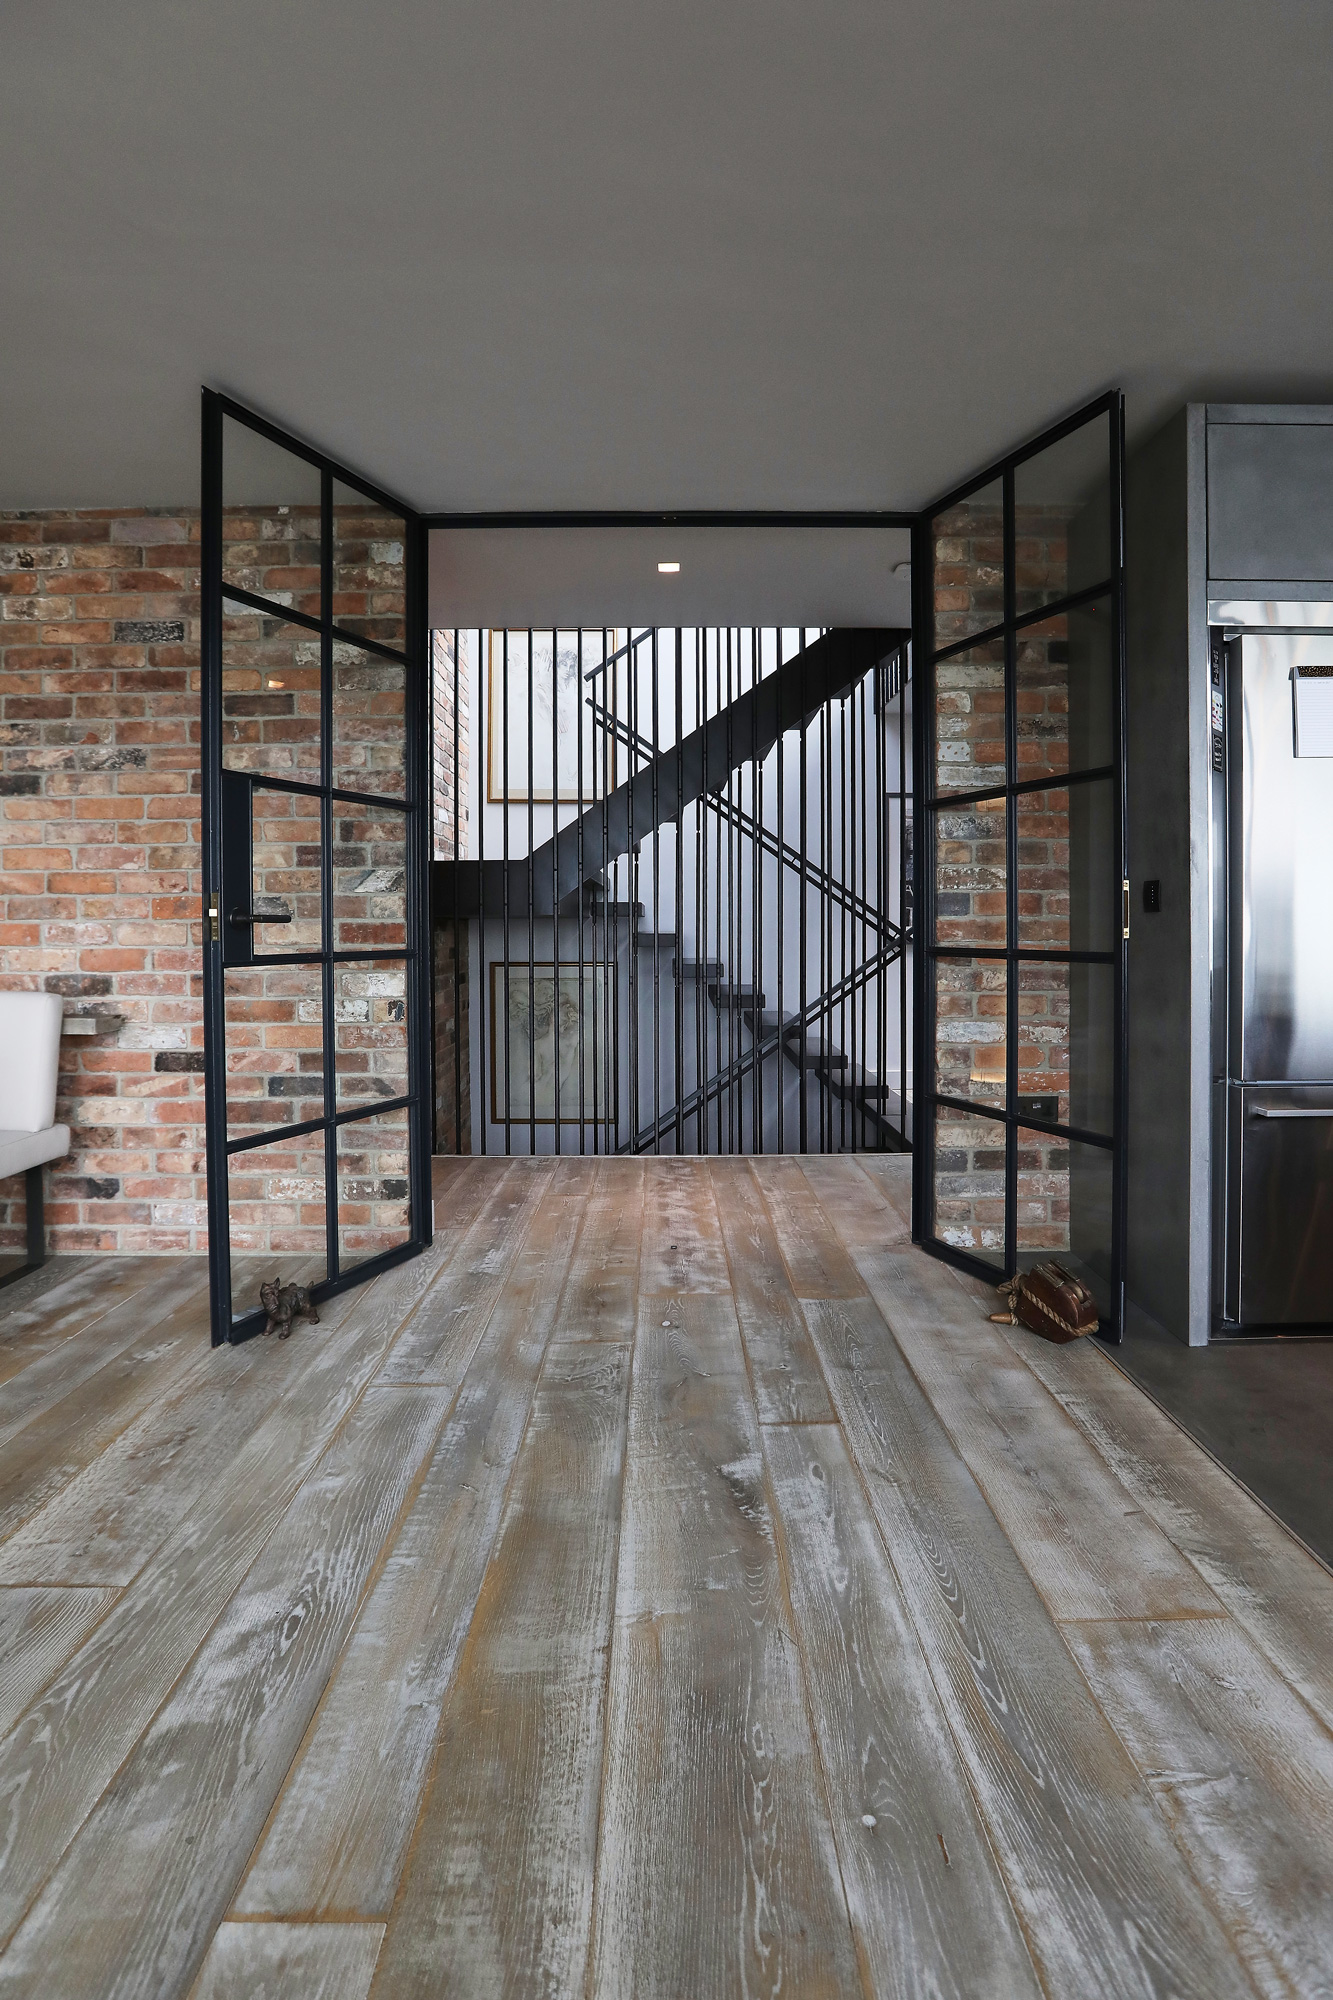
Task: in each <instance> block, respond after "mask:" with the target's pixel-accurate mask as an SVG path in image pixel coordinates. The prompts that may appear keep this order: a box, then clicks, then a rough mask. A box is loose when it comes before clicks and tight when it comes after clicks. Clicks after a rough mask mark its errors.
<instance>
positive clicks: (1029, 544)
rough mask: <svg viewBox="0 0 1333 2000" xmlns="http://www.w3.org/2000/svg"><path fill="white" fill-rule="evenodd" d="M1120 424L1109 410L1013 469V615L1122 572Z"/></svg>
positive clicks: (1023, 460) (1027, 457) (1104, 581)
mask: <svg viewBox="0 0 1333 2000" xmlns="http://www.w3.org/2000/svg"><path fill="white" fill-rule="evenodd" d="M1113 418H1114V412H1113V411H1111V410H1105V411H1103V412H1102V414H1101V415H1100V416H1096V417H1093V418H1092V419H1090V420H1089V421H1088V422H1087V423H1083V424H1079V425H1078V426H1077V427H1076V428H1075V429H1074V430H1071V431H1069V432H1067V433H1066V434H1065V435H1064V436H1063V437H1060V438H1057V439H1056V441H1055V442H1054V443H1053V444H1049V445H1046V446H1045V447H1044V448H1041V449H1038V450H1036V451H1033V452H1029V453H1027V454H1026V455H1025V456H1024V457H1023V458H1021V459H1020V460H1019V461H1018V463H1017V464H1016V465H1015V467H1014V503H1013V504H1014V610H1015V612H1016V614H1017V615H1018V616H1019V617H1020V618H1021V617H1022V616H1023V614H1024V613H1025V612H1029V611H1034V610H1036V609H1037V608H1038V607H1039V606H1041V605H1043V604H1053V603H1055V602H1057V601H1058V600H1059V599H1060V598H1062V597H1071V596H1073V595H1074V594H1075V593H1076V592H1078V591H1081V590H1090V589H1093V588H1094V587H1095V586H1097V585H1099V584H1109V583H1110V582H1111V580H1112V578H1113V576H1114V574H1115V569H1116V560H1115V557H1116V552H1117V549H1118V546H1119V535H1118V533H1116V534H1113V533H1112V501H1111V494H1112V486H1113V483H1114V473H1115V467H1114V465H1113V456H1114V445H1115V430H1114V423H1113Z"/></svg>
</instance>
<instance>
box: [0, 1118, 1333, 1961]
mask: <svg viewBox="0 0 1333 2000" xmlns="http://www.w3.org/2000/svg"><path fill="white" fill-rule="evenodd" d="M434 1180H435V1191H436V1203H437V1207H436V1224H437V1233H436V1239H435V1242H434V1245H433V1246H432V1248H431V1249H430V1250H429V1251H428V1252H427V1253H426V1254H425V1255H424V1256H422V1257H421V1258H418V1259H414V1260H412V1261H411V1262H409V1263H407V1264H404V1265H401V1266H399V1267H397V1268H396V1269H394V1270H393V1271H390V1272H387V1273H385V1274H383V1275H382V1276H381V1277H380V1278H378V1279H376V1280H374V1281H373V1282H372V1283H371V1284H369V1285H367V1286H365V1287H364V1288H363V1289H359V1290H354V1291H351V1292H348V1293H345V1294H342V1295H340V1296H339V1298H337V1299H335V1300H334V1301H331V1302H330V1305H329V1307H328V1308H327V1310H326V1312H325V1316H324V1322H323V1324H322V1326H320V1327H318V1328H313V1329H312V1328H308V1327H304V1326H303V1327H301V1328H300V1329H298V1331H297V1333H296V1334H295V1335H294V1336H293V1338H292V1340H291V1341H290V1342H287V1343H284V1344H282V1345H279V1344H277V1343H269V1342H252V1343H250V1344H249V1345H248V1346H246V1347H244V1348H241V1349H225V1348H224V1349H220V1350H217V1351H213V1352H210V1350H209V1349H208V1347H207V1344H206V1343H207V1328H206V1323H205V1321H206V1305H205V1300H204V1296H203V1278H204V1269H203V1264H202V1262H201V1261H200V1260H189V1261H187V1260H179V1261H172V1262H168V1261H167V1260H152V1261H151V1262H150V1263H148V1264H146V1265H145V1266H144V1267H143V1268H138V1267H137V1266H136V1265H133V1264H131V1263H130V1262H129V1260H124V1261H122V1262H120V1263H118V1264H108V1263H107V1262H106V1261H104V1260H97V1259H89V1260H87V1261H86V1262H82V1263H80V1262H74V1261H71V1262H70V1263H69V1264H68V1265H67V1266H66V1268H65V1269H64V1270H62V1271H60V1272H58V1273H56V1272H54V1271H53V1268H52V1267H48V1269H47V1270H46V1271H44V1272H40V1273H37V1274H34V1277H33V1278H32V1279H25V1280H24V1281H23V1282H22V1283H21V1284H20V1285H18V1286H16V1287H15V1288H14V1289H13V1291H12V1292H11V1293H9V1294H7V1295H6V1296H5V1297H4V1298H3V1299H0V1576H3V1577H6V1578H8V1579H9V1581H8V1583H7V1584H5V1583H0V2000H3V1996H4V1995H5V1994H6V1993H11V1992H12V1993H16V1994H18V1993H31V1994H40V1995H41V1996H42V2000H101V1996H103V1995H105V1996H108V2000H109V1996H110V1995H111V1994H113V1993H114V1994H115V1995H117V1996H118V2000H130V1996H136V2000H137V1996H140V1995H142V1996H144V2000H147V1996H149V1995H151V1996H153V2000H187V1996H189V1995H190V1994H193V2000H231V1996H233V1995H240V1994H244V1995H245V1996H246V2000H269V1996H271V2000H293V1997H294V1996H298V1995H299V1996H300V2000H310V1997H311V1996H315V2000H366V1996H367V1993H368V1991H369V1989H370V1987H371V1985H372V1983H373V1985H374V1991H375V1993H376V1994H377V1995H378V1996H379V2000H398V1995H399V1993H400V1991H401V1992H402V1993H403V1994H404V1995H405V1996H410V1995H412V1994H414V1993H420V1994H422V1995H425V1994H430V1995H432V1996H433V1995H435V1994H437V1993H439V1994H445V1993H452V1992H460V1993H466V1994H468V1995H471V1994H474V1993H476V1994H479V1995H484V1994H487V1993H505V1994H511V1993H512V1994H516V1995H522V1994H528V1993H533V1994H535V1993H541V1994H542V1995H543V1996H549V2000H560V1996H564V1995H569V1996H570V2000H574V1996H575V1995H577V1996H579V2000H612V1996H614V2000H620V1996H621V1995H622V1994H631V1993H632V1994H635V1995H636V1996H639V2000H659V1996H660V2000H681V1996H685V1995H688V1996H689V2000H695V1996H711V1995H714V1994H716V1995H719V1996H721V1995H726V1996H727V2000H731V1996H732V1995H733V1994H739V1993H744V1994H746V1995H762V1994H776V1993H779V1992H780V1993H785V1994H789V1995H794V1996H796V1995H799V1996H801V2000H804V1996H806V1995H812V1994H818V1995H821V1996H823V1995H829V1996H833V1995H836V1996H838V2000H842V1996H843V1995H844V1994H856V1995H866V1996H869V1995H874V1996H879V1995H894V1996H897V1995H900V1994H901V1995H903V1996H906V1995H907V1994H913V1995H917V1994H919V1995H921V1996H922V2000H924V1996H925V1995H926V1994H933V1995H935V1996H936V2000H945V1996H948V1995H950V1994H955V1995H970V1994H972V1993H975V1994H977V1995H978V1996H981V1995H984V1996H986V2000H990V1996H991V1995H992V1994H994V1995H995V1996H996V2000H1001V1996H1005V2000H1007V1996H1009V1995H1011V1994H1012V1995H1021V1996H1026V2000H1035V1992H1036V1990H1037V1989H1039V1990H1040V1992H1041V1993H1042V1995H1043V2000H1065V1996H1068V2000H1075V1996H1077V2000H1084V1996H1086V1995H1089V1994H1093V1993H1096V1994H1098V1995H1100V1994H1102V1993H1106V1994H1114V1995H1115V1996H1116V2000H1121V1996H1122V1995H1130V1996H1135V1997H1136V2000H1139V1997H1140V1996H1142V2000H1146V1996H1149V1995H1153V1996H1157V1995H1167V1994H1172V1995H1179V1996H1180V2000H1186V1997H1187V1996H1188V2000H1193V1996H1194V1995H1196V1994H1199V1995H1204V1994H1206V1995H1207V1996H1208V2000H1239V1996H1240V1995H1242V1994H1248V1995H1251V1996H1252V1995H1253V1994H1254V1993H1255V1992H1259V1993H1262V1994H1264V1995H1265V1996H1267V1995H1269V1994H1272V1995H1278V1994H1282V1995H1289V1996H1291V1995H1296V1996H1299V2000H1305V1996H1306V1995H1307V1994H1314V1995H1317V1994H1320V1993H1327V1994H1329V1996H1330V2000H1333V1914H1331V1906H1333V1898H1331V1897H1330V1894H1329V1891H1328V1888H1327V1884H1328V1883H1329V1881H1330V1880H1333V1751H1331V1749H1330V1746H1331V1745H1333V1576H1330V1575H1329V1573H1328V1572H1327V1571H1326V1570H1325V1569H1324V1568H1323V1567H1322V1566H1321V1565H1320V1564H1319V1563H1318V1562H1317V1561H1316V1560H1315V1559H1314V1558H1313V1557H1311V1556H1310V1554H1309V1553H1308V1551H1306V1550H1304V1549H1303V1548H1302V1547H1301V1546H1300V1544H1299V1543H1298V1542H1297V1541H1296V1540H1295V1539H1294V1538H1293V1537H1292V1536H1291V1535H1289V1534H1288V1533H1287V1532H1286V1531H1285V1530H1284V1529H1283V1528H1282V1527H1281V1526H1280V1525H1279V1524H1278V1523H1277V1522H1276V1521H1275V1520H1274V1519H1273V1518H1272V1517H1271V1516H1270V1515H1268V1514H1267V1513H1266V1512H1265V1511H1264V1510H1263V1509H1262V1508H1261V1507H1259V1506H1258V1504H1257V1503H1256V1502H1254V1501H1253V1500H1252V1499H1251V1498H1250V1497H1249V1496H1248V1495H1247V1494H1246V1493H1245V1492H1244V1491H1243V1489H1241V1488H1240V1487H1239V1486H1237V1485H1236V1484H1235V1482H1234V1481H1232V1480H1231V1479H1229V1478H1228V1477H1227V1475H1226V1474H1225V1473H1224V1472H1223V1471H1222V1470H1221V1469H1220V1468H1219V1467H1218V1466H1217V1465H1215V1464H1214V1463H1213V1462H1212V1461H1211V1460H1210V1459H1209V1458H1208V1457H1207V1455H1206V1454H1205V1453H1204V1452H1203V1451H1202V1450H1200V1449H1199V1448H1198V1447H1197V1446H1195V1445H1194V1444H1193V1442H1192V1441H1191V1440H1190V1439H1189V1438H1188V1437H1186V1436H1185V1434H1184V1433H1183V1432H1181V1431H1180V1430H1179V1429H1178V1428H1177V1427H1176V1426H1175V1425H1174V1424H1173V1423H1172V1422H1171V1421H1170V1419H1168V1418H1167V1417H1166V1416H1165V1415H1164V1414H1163V1413H1162V1412H1161V1411H1160V1410H1158V1409H1157V1407H1156V1406H1155V1405H1154V1404H1153V1403H1152V1402H1151V1401H1150V1400H1149V1399H1148V1398H1147V1397H1146V1396H1145V1395H1144V1394H1143V1393H1142V1392H1141V1391H1140V1390H1139V1389H1138V1388H1137V1387H1136V1386H1135V1385H1134V1384H1133V1383H1132V1382H1130V1381H1129V1380H1128V1378H1126V1377H1125V1376H1124V1375H1123V1374H1122V1373H1121V1372H1120V1371H1119V1370H1118V1369H1117V1368H1116V1367H1115V1366H1114V1364H1113V1363H1112V1361H1111V1360H1110V1359H1108V1357H1107V1356H1106V1354H1105V1353H1103V1352H1102V1351H1101V1350H1100V1349H1097V1348H1095V1347H1094V1346H1093V1345H1092V1344H1091V1343H1089V1342H1080V1343H1077V1344H1076V1345H1075V1346H1073V1347H1068V1348H1054V1347H1051V1346H1049V1345H1048V1344H1047V1343H1045V1342H1042V1341H1038V1340H1037V1339H1036V1338H1035V1337H1034V1336H1030V1335H1028V1334H1027V1333H1026V1331H1025V1330H1024V1329H1022V1328H1017V1327H1015V1328H1006V1329H1001V1330H997V1329H996V1328H994V1327H992V1326H990V1325H989V1324H988V1323H987V1321H986V1319H985V1311H986V1310H987V1309H988V1304H987V1294H986V1291H985V1288H984V1287H981V1286H980V1285H977V1284H974V1283H973V1282H972V1281H970V1280H967V1279H965V1278H962V1277H960V1276H959V1275H958V1274H956V1273H954V1272H952V1271H951V1270H949V1269H948V1268H947V1267H945V1266H942V1265H940V1264H939V1263H937V1262H935V1261H934V1260H927V1259H925V1258H924V1257H922V1256H920V1255H919V1254H918V1253H915V1252H913V1251H911V1249H910V1248H909V1246H908V1242H907V1223H908V1212H909V1206H910V1162H906V1161H902V1160H899V1159H896V1158H883V1157H876V1156H859V1157H857V1158H851V1157H843V1158H832V1157H830V1158H827V1159H818V1158H811V1157H805V1158H802V1159H798V1158H795V1157H786V1158H776V1159H775V1158H771V1157H770V1158H769V1159H766V1160H765V1159H760V1160H756V1161H753V1162H750V1161H747V1160H744V1159H736V1160H719V1159H713V1160H695V1159H688V1158H683V1159H679V1160H678V1159H662V1160H653V1161H646V1162H645V1161H640V1160H635V1159H605V1158H601V1159H584V1160H579V1159H554V1158H546V1159H537V1160H530V1159H522V1158H518V1159H511V1160H503V1159H470V1158H463V1159H459V1160H451V1161H447V1162H439V1163H437V1165H436V1172H435V1175H434ZM258 1275H262V1271H261V1264H260V1262H259V1261H253V1262H252V1263H251V1264H247V1265H246V1266H245V1271H244V1281H245V1282H246V1283H247V1284H252V1283H253V1281H254V1280H255V1278H256V1277H257V1276H258ZM562 1284H563V1290H562ZM11 1302H12V1313H11V1314H10V1315H7V1314H6V1307H7V1306H10V1305H11ZM136 1315H137V1318H136ZM11 1319H12V1324H13V1332H12V1334H10V1335H9V1337H8V1339H7V1332H8V1329H9V1327H10V1325H11ZM664 1322H665V1324H664ZM891 1328H892V1330H891ZM543 1368H544V1369H545V1373H544V1374H543V1373H542V1372H541V1370H542V1369H543ZM534 1412H535V1414H534ZM6 1413H8V1419H7V1415H6ZM7 1420H8V1421H9V1422H10V1424H11V1429H10V1431H9V1434H8V1436H7V1438H6V1436H5V1425H6V1421H7ZM760 1420H762V1428H761V1422H760ZM622 1467H623V1469H622ZM6 1528H8V1530H9V1531H10V1532H8V1534H7V1535H6ZM57 1571H59V1572H60V1574H57V1573H56V1572H57ZM85 1575H86V1576H87V1578H88V1583H87V1585H86V1586H85V1585H84V1584H83V1583H82V1582H81V1580H80V1579H81V1577H82V1576H85ZM127 1578H132V1580H129V1581H125V1579H127ZM1053 1613H1058V1614H1059V1616H1058V1617H1057V1616H1054V1615H1053ZM1075 1614H1078V1615H1075ZM1149 1614H1153V1615H1149ZM1157 1614H1161V1615H1157ZM867 1820H870V1821H873V1824H867ZM229 1909H230V1911H231V1914H232V1916H233V1917H234V1919H235V1920H234V1921H226V1919H227V1917H228V1911H229ZM1034 1980H1035V1982H1036V1986H1035V1987H1034Z"/></svg>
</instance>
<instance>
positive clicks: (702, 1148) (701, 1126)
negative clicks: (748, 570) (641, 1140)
mask: <svg viewBox="0 0 1333 2000" xmlns="http://www.w3.org/2000/svg"><path fill="white" fill-rule="evenodd" d="M707 661H708V633H707V630H706V628H705V627H704V626H702V625H696V627H695V629H694V723H695V728H696V729H704V734H703V737H702V739H701V745H700V772H701V778H700V784H701V789H700V794H699V797H698V798H697V799H696V800H695V802H694V966H695V970H694V974H693V977H692V980H691V985H692V987H693V991H694V1142H695V1150H696V1151H697V1152H699V1153H706V1152H707V1151H708V1127H707V1123H706V1115H707V1105H706V1102H705V1098H704V1078H705V1077H706V1076H707V1074H708V1071H707V1062H708V1017H707V1015H706V1014H705V1012H704V989H703V975H702V974H701V972H700V971H699V967H700V966H701V965H702V964H703V963H704V961H705V960H706V959H707V957H708V866H707V863H708V846H707V842H708V833H707V825H708V822H707V818H706V816H705V812H704V799H705V797H706V796H707V792H708V732H707V730H706V729H705V728H704V724H705V721H706V717H707V685H706V675H707ZM700 952H702V953H703V958H702V959H701V958H700V956H699V954H700Z"/></svg>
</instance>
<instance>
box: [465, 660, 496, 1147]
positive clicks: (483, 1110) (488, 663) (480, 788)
mask: <svg viewBox="0 0 1333 2000" xmlns="http://www.w3.org/2000/svg"><path fill="white" fill-rule="evenodd" d="M493 652H494V639H493V636H492V633H491V631H490V628H489V627H487V628H486V629H485V630H481V629H479V630H478V632H477V677H476V686H477V754H476V758H475V766H476V773H477V778H476V785H475V787H474V790H475V793H476V801H477V973H478V976H479V978H480V980H481V992H480V993H478V991H477V988H476V984H475V983H474V984H473V988H472V998H471V1003H470V1006H469V1013H470V1012H471V1008H472V1007H475V1008H476V1010H477V1038H478V1039H477V1071H478V1074H477V1077H476V1079H475V1087H476V1090H477V1092H478V1093H479V1097H478V1103H477V1107H476V1109H475V1110H474V1113H473V1117H474V1120H475V1123H476V1128H477V1131H478V1133H479V1134H480V1137H481V1150H482V1152H483V1153H485V1151H486V1148H487V1142H488V1133H487V1126H488V1125H489V1124H490V1116H491V1096H492V1093H491V1091H490V1088H489V1080H490V1075H491V1070H492V1068H493V1067H494V1064H495V1041H494V1037H493V1036H489V1035H488V1030H489V1028H490V1016H489V1012H488V1006H489V1000H490V993H491V976H490V966H489V965H488V963H487V960H486V952H487V949H488V946H487V943H486V807H487V804H488V802H489V796H490V789H491V731H492V729H493V728H494V727H495V721H494V717H493V716H492V714H491V679H492V669H493V666H494V661H493V659H492V654H493ZM470 956H471V954H470V953H469V957H470ZM488 1040H489V1042H490V1061H489V1063H488V1062H487V1057H486V1050H487V1042H488Z"/></svg>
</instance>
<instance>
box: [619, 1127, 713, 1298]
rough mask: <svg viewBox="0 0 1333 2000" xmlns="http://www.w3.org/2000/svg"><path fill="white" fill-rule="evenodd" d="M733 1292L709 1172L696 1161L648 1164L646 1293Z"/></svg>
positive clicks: (642, 1283)
mask: <svg viewBox="0 0 1333 2000" xmlns="http://www.w3.org/2000/svg"><path fill="white" fill-rule="evenodd" d="M730 1290H731V1275H730V1273H729V1272H728V1270H727V1254H726V1251H725V1250H724V1249H723V1246H722V1235H721V1231H720V1229H719V1227H718V1218H717V1209H716V1207H715V1205H714V1202H713V1189H712V1183H711V1182H710V1181H709V1179H708V1176H707V1173H706V1171H705V1172H701V1171H700V1169H699V1165H698V1162H697V1161H695V1160H689V1159H680V1160H674V1159H669V1158H665V1157H664V1158H662V1159H649V1160H645V1162H644V1165H643V1250H642V1255H641V1259H640V1263H639V1291H640V1294H641V1295H642V1294H644V1293H648V1292H667V1293H673V1292H729V1291H730Z"/></svg>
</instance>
